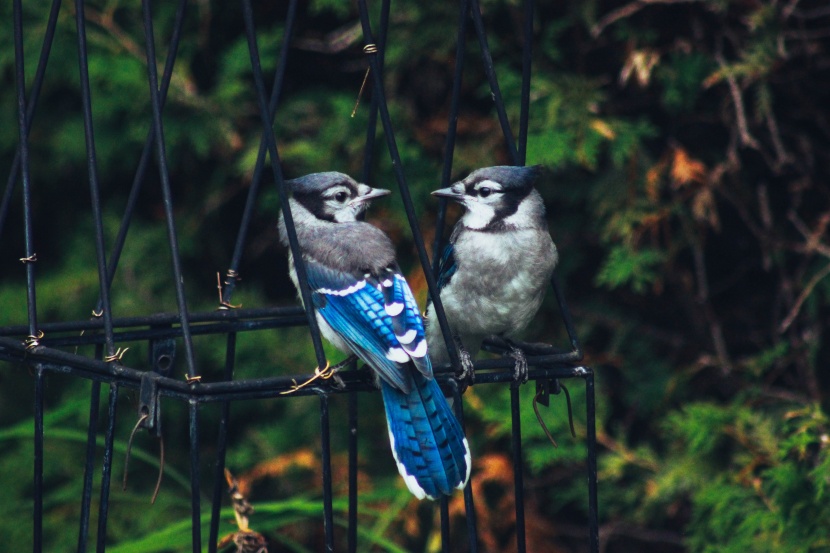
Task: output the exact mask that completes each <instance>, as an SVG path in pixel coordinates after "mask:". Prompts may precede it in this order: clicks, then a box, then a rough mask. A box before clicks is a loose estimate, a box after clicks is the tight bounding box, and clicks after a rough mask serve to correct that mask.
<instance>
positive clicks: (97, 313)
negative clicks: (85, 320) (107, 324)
mask: <svg viewBox="0 0 830 553" xmlns="http://www.w3.org/2000/svg"><path fill="white" fill-rule="evenodd" d="M103 315H104V310H103V309H99V310H98V311H96V310H94V309H93V310H92V316H93V317H95V318H96V319H100V318H101V317H102V316H103Z"/></svg>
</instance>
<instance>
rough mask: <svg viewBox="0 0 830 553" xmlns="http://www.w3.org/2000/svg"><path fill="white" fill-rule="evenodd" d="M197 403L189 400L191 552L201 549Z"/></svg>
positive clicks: (197, 552)
mask: <svg viewBox="0 0 830 553" xmlns="http://www.w3.org/2000/svg"><path fill="white" fill-rule="evenodd" d="M198 409H199V404H198V403H197V402H196V400H194V399H191V400H190V416H189V421H190V515H191V528H190V531H191V535H192V539H193V553H201V551H202V512H201V507H200V504H199V499H200V495H199V410H198Z"/></svg>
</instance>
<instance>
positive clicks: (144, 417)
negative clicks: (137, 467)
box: [121, 413, 150, 491]
mask: <svg viewBox="0 0 830 553" xmlns="http://www.w3.org/2000/svg"><path fill="white" fill-rule="evenodd" d="M149 416H150V415H149V413H144V414H143V415H141V416H140V417H139V418H138V422H137V423H135V426H134V427H133V431H132V432H130V439H129V440H127V454H126V456H125V457H124V478H123V480H122V482H121V490H123V491H126V489H127V475H128V474H129V472H130V452H131V451H132V449H133V438H135V433H136V432H138V428H139V427H140V426H141V423H143V422H144V421H145V420H147V417H149Z"/></svg>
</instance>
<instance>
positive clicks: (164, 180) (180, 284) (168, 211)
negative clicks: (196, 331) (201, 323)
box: [77, 0, 199, 377]
mask: <svg viewBox="0 0 830 553" xmlns="http://www.w3.org/2000/svg"><path fill="white" fill-rule="evenodd" d="M77 1H78V2H81V1H82V0H77ZM141 7H142V11H143V13H144V40H145V43H146V44H145V48H146V53H147V76H148V81H149V84H150V100H151V102H150V103H151V105H152V108H153V109H152V111H153V129H154V132H153V135H154V138H155V141H156V163H157V164H158V167H159V177H160V179H161V193H162V198H163V203H164V215H165V217H164V219H165V222H166V223H167V239H168V241H169V243H170V257H171V259H172V261H173V278H174V282H173V286H174V288H175V289H176V303H177V304H178V308H179V323H180V324H181V326H182V338H183V341H184V356H185V360H186V362H187V371H188V372H187V374H188V375H189V376H191V377H194V376H198V374H199V373H198V370H197V368H196V359H195V357H194V355H193V338H192V337H191V335H190V321H189V316H188V313H187V300H186V298H185V294H184V276H183V271H182V260H181V256H180V254H179V240H178V237H177V235H176V223H175V219H174V214H173V195H172V193H171V191H170V173H169V171H168V170H167V153H166V149H165V145H164V126H163V124H162V121H161V102H160V99H159V83H158V69H157V68H156V46H155V38H154V37H153V16H152V8H151V6H150V0H142V2H141Z"/></svg>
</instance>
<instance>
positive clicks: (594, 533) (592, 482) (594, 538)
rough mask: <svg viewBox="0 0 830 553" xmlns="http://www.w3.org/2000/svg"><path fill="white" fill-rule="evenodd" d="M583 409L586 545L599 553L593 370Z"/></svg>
mask: <svg viewBox="0 0 830 553" xmlns="http://www.w3.org/2000/svg"><path fill="white" fill-rule="evenodd" d="M585 411H586V413H585V414H586V419H587V424H586V436H585V441H586V445H587V453H588V462H587V465H588V545H589V548H590V551H591V553H599V507H598V503H597V428H596V420H597V409H596V403H595V391H594V372H593V371H592V370H590V369H588V371H587V372H586V374H585Z"/></svg>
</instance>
